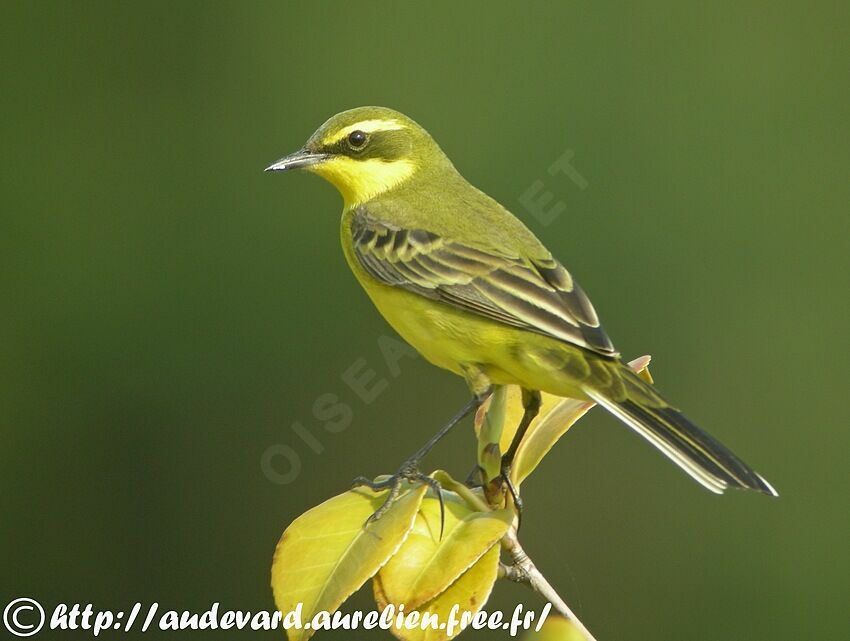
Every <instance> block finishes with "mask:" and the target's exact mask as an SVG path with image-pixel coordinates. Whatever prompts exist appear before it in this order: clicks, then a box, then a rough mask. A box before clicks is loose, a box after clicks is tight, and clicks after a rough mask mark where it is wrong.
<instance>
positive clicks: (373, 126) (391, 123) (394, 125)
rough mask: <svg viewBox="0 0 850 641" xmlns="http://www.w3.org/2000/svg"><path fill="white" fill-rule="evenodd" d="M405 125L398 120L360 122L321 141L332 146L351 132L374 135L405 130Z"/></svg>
mask: <svg viewBox="0 0 850 641" xmlns="http://www.w3.org/2000/svg"><path fill="white" fill-rule="evenodd" d="M406 128H407V127H406V125H404V124H402V123H401V122H399V121H398V120H395V119H392V120H361V121H360V122H356V123H354V124H353V125H349V126H348V127H345V128H343V129H340V130H339V131H338V132H336V134H334V136H333V138H327V139H325V140H323V141H322V143H323V144H325V145H332V144H333V143H335V142H337V141H338V140H342V139H343V138H345V137H346V136H347V135H348V134H350V133H351V132H352V131H362V132H365V133H367V134H371V133H374V132H376V131H395V130H398V129H406Z"/></svg>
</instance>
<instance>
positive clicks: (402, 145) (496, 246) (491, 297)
mask: <svg viewBox="0 0 850 641" xmlns="http://www.w3.org/2000/svg"><path fill="white" fill-rule="evenodd" d="M296 168H303V169H306V170H307V171H310V172H313V173H315V174H318V175H319V176H322V177H323V178H325V179H326V180H328V181H329V182H330V183H332V184H333V185H334V186H335V187H336V188H337V189H338V190H339V191H340V193H341V194H342V197H343V200H344V207H343V212H342V226H341V237H342V247H343V251H344V252H345V257H346V259H347V261H348V264H349V266H350V267H351V270H352V271H353V272H354V275H355V276H356V277H357V280H358V281H360V284H361V285H362V286H363V288H364V289H365V290H366V293H367V294H368V295H369V297H370V298H371V299H372V302H373V303H374V304H375V306H376V307H377V308H378V311H379V312H380V313H381V314H382V315H383V316H384V318H386V319H387V321H388V322H389V323H390V325H392V326H393V328H394V329H395V330H396V331H397V332H398V333H399V334H401V336H402V337H404V339H405V340H407V341H408V342H409V343H410V344H411V345H413V347H415V348H416V349H417V350H418V351H419V352H420V353H421V354H422V355H423V356H424V357H425V358H426V359H428V360H429V361H430V362H431V363H433V364H434V365H437V366H439V367H442V368H444V369H447V370H449V371H451V372H454V373H455V374H458V375H459V376H462V377H463V378H464V379H465V380H466V383H467V385H468V386H469V389H470V390H471V391H472V394H473V399H472V400H471V401H470V402H469V403H468V404H467V405H466V406H465V407H464V408H463V409H462V410H461V411H460V412H459V413H458V414H457V415H456V416H454V417H453V418H452V419H451V421H450V422H449V423H448V424H447V425H446V426H444V427H443V428H442V429H441V430H440V431H439V432H438V433H437V434H436V435H435V436H434V437H433V438H432V439H431V440H429V441H428V442H427V443H426V444H425V445H424V446H423V447H422V448H421V449H420V450H419V451H418V452H417V453H416V454H414V455H413V457H411V458H410V459H408V461H406V462H405V463H404V464H403V465H402V467H401V468H400V469H399V471H398V472H397V473H396V474H394V475H393V476H392V477H390V478H389V479H387V480H385V481H383V482H381V483H372V482H369V485H371V486H372V487H373V488H375V489H384V488H389V489H390V490H391V492H390V495H389V498H388V499H387V502H386V503H385V504H384V506H383V508H382V509H381V510H379V511H378V512H377V513H376V514H375V518H377V517H379V516H380V514H382V513H383V512H384V511H385V510H386V508H388V507H389V505H390V504H391V503H392V501H393V500H394V498H395V497H396V496H397V495H398V492H399V488H400V486H401V482H402V480H403V479H408V480H420V481H424V482H430V481H429V479H428V478H427V477H424V475H422V474H420V473H419V469H418V464H419V461H420V459H421V458H422V457H423V456H424V455H425V454H426V453H427V452H428V451H429V450H430V449H431V447H433V445H434V444H435V443H436V442H437V441H438V440H439V439H440V438H441V437H442V436H444V435H445V434H446V433H447V432H448V431H449V430H450V429H451V428H452V427H453V426H454V425H455V424H456V423H457V422H459V421H460V419H461V418H463V417H464V416H465V415H467V414H468V413H470V412H471V411H473V410H474V409H475V408H476V407H477V406H478V405H480V403H481V402H483V400H484V399H485V398H486V397H487V396H488V395H489V393H490V391H491V389H492V386H494V385H506V384H515V385H519V386H521V387H522V389H523V405H524V408H525V412H524V417H523V419H522V421H521V423H520V426H519V428H518V430H517V432H516V436H515V438H514V441H513V444H512V445H511V447H510V448H509V450H508V451H507V452H505V453H504V455H503V458H502V476H503V478H504V480H505V482H506V483H507V485H508V489H509V490H510V491H511V493H512V494H513V498H514V501H515V503H516V504H517V508H520V507H521V504H520V503H519V497H518V496H517V493H516V490H515V488H513V487H512V486H511V484H510V481H509V475H508V472H509V470H510V465H511V462H512V460H513V456H514V454H515V452H516V449H517V447H518V445H519V443H520V441H521V440H522V438H523V435H524V433H525V431H526V429H527V428H528V426H529V424H530V423H531V421H532V420H533V418H534V416H535V415H536V413H537V411H538V409H539V405H540V391H545V392H549V393H551V394H555V395H558V396H565V397H572V398H577V399H592V400H593V401H595V402H596V403H598V404H599V405H601V406H602V407H604V408H605V409H606V410H608V411H609V412H611V413H612V414H614V415H615V416H616V417H617V418H619V419H620V420H621V421H622V422H623V423H625V424H626V425H628V426H629V427H630V428H632V429H633V430H634V431H635V432H637V433H638V434H640V435H641V436H643V437H644V438H645V439H646V440H647V441H649V442H650V443H651V444H652V445H654V446H655V447H656V448H658V449H659V450H660V451H661V452H662V453H664V454H665V455H666V456H667V457H669V458H670V459H671V460H672V461H673V462H674V463H676V464H677V465H678V466H679V467H681V468H682V469H683V470H684V471H685V472H687V473H688V474H689V475H690V476H692V477H693V478H694V479H695V480H697V481H698V482H699V483H701V484H702V485H703V486H705V487H706V488H708V489H709V490H711V491H712V492H716V493H718V494H719V493H722V492H723V491H724V490H725V489H726V488H729V487H733V488H744V489H752V490H756V491H759V492H762V493H765V494H769V495H773V496H776V495H777V494H776V491H775V490H774V489H773V488H772V487H771V486H770V484H769V483H768V482H767V481H766V480H765V479H764V478H762V477H761V476H760V475H759V474H757V473H756V472H755V471H754V470H753V469H752V468H750V467H749V466H748V465H746V464H745V463H744V462H743V461H741V459H739V458H738V457H737V456H735V454H733V453H732V452H731V451H729V449H727V448H726V447H724V446H723V445H722V444H721V443H719V442H718V441H717V440H715V439H714V438H713V437H711V436H710V435H709V434H707V433H706V432H704V431H703V430H701V429H700V428H699V427H697V426H696V425H694V424H693V423H692V422H691V421H690V420H688V419H687V418H686V417H685V416H684V415H682V414H681V413H680V412H679V410H677V409H676V408H675V407H673V406H672V405H670V404H669V403H668V402H667V401H665V400H664V398H662V397H661V396H660V395H659V394H658V392H657V391H656V390H655V389H654V388H653V387H652V386H651V385H650V384H648V383H646V382H644V381H643V380H642V379H641V378H639V377H638V376H637V375H635V374H634V373H633V372H632V371H631V370H630V369H629V368H628V367H626V366H625V365H624V364H623V363H622V362H621V360H620V358H619V353H618V352H617V350H616V349H615V348H614V345H613V344H612V343H611V340H610V339H609V338H608V336H607V334H606V333H605V331H604V330H603V329H602V326H601V324H600V323H599V318H598V317H597V314H596V311H595V310H594V308H593V305H591V303H590V300H589V299H588V297H587V296H586V295H585V293H584V291H583V290H582V289H581V287H579V285H578V283H577V282H576V281H575V279H574V278H573V277H572V276H571V275H570V273H569V272H568V271H567V270H566V269H565V268H564V267H563V266H562V265H561V263H559V262H558V261H557V260H556V259H555V258H554V257H553V256H552V254H551V253H550V252H549V251H548V250H547V249H546V247H544V246H543V244H542V243H541V242H540V241H539V240H538V239H537V238H536V237H535V236H534V234H532V233H531V231H529V229H528V228H527V227H526V226H525V225H524V224H523V223H522V222H520V221H519V219H517V218H515V217H514V216H513V215H512V214H511V213H510V212H509V211H507V210H506V209H505V208H504V207H502V206H501V205H500V204H499V203H497V202H496V201H495V200H493V199H492V198H490V197H489V196H487V195H486V194H484V193H483V192H481V191H479V190H478V189H476V188H475V187H473V186H472V185H471V184H469V183H468V182H467V181H466V180H465V179H464V178H463V176H461V175H460V174H459V173H458V171H457V170H456V169H455V167H454V165H452V163H451V161H450V160H449V159H448V157H446V155H445V154H444V153H443V151H442V150H441V149H440V147H439V146H438V145H437V143H436V142H435V141H434V139H433V138H431V136H430V135H429V134H428V132H427V131H425V130H424V129H423V128H422V127H420V126H419V125H418V124H417V123H415V122H414V121H413V120H411V119H410V118H408V117H406V116H404V115H403V114H401V113H398V112H397V111H393V110H391V109H386V108H383V107H361V108H358V109H351V110H349V111H344V112H342V113H340V114H337V115H336V116H333V117H332V118H331V119H330V120H328V121H327V122H326V123H325V124H323V125H322V126H321V127H319V129H318V130H317V131H316V132H315V133H314V134H313V135H312V136H311V137H310V139H309V140H308V141H307V143H306V144H305V145H304V147H303V148H302V149H300V150H299V151H296V152H295V153H293V154H291V155H289V156H286V157H285V158H282V159H280V160H279V161H277V162H276V163H274V164H273V165H271V166H270V167H268V168H267V171H284V170H288V169H296Z"/></svg>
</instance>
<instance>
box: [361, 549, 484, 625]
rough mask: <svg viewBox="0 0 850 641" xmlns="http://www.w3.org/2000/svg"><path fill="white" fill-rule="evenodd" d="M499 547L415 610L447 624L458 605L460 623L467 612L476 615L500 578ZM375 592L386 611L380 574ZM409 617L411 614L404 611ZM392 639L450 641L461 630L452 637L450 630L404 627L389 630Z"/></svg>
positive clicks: (380, 607) (381, 607)
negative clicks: (393, 637)
mask: <svg viewBox="0 0 850 641" xmlns="http://www.w3.org/2000/svg"><path fill="white" fill-rule="evenodd" d="M499 549H500V548H499V546H498V545H493V546H492V547H491V548H490V549H489V550H488V551H487V552H486V553H485V554H484V556H482V557H481V558H480V559H478V561H477V562H476V563H475V564H474V565H473V566H472V567H471V568H469V569H468V570H467V571H466V572H464V573H463V574H462V575H460V577H459V578H458V580H457V581H455V582H454V583H452V584H451V585H450V586H449V587H448V589H447V590H446V591H445V592H443V593H442V594H440V595H439V596H437V597H436V598H434V599H432V600H431V601H428V602H427V603H423V604H422V605H421V606H420V607H419V608H417V609H416V610H413V612H418V613H419V615H420V616H421V615H422V614H423V613H426V612H427V613H429V614H430V615H434V616H436V617H437V620H438V621H439V622H441V623H442V622H447V621H448V618H449V613H450V612H451V611H452V608H454V607H455V605H458V606H459V607H460V611H459V612H458V613H457V617H458V620H460V618H461V617H463V614H464V612H469V613H470V614H472V615H474V614H475V613H476V612H478V611H479V610H480V609H481V608H483V607H484V604H486V603H487V599H488V598H490V592H491V591H492V590H493V584H494V583H495V582H496V577H497V576H498V574H499ZM372 589H373V590H374V593H375V601H376V603H377V604H378V608H379V609H383V608H385V607H386V606H387V604H388V603H390V601H388V600H387V598H386V596H385V595H384V592H383V588H382V586H381V575H380V574H378V575H376V576H375V578H374V579H373V580H372ZM405 613H406V614H407V615H409V614H410V611H408V610H407V609H405ZM390 632H392V634H393V636H395V637H396V638H397V639H401V641H447V640H448V639H452V638H454V637H456V636H457V635H458V634H460V632H461V630H460V629H456V630H454V631H452V634H451V636H450V635H449V630H448V629H447V628H446V629H442V630H439V629H438V630H435V629H433V628H430V627H429V628H426V629H421V628H419V627H416V628H413V629H410V630H408V629H406V628H404V627H401V628H398V627H392V628H390Z"/></svg>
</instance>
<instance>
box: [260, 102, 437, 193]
mask: <svg viewBox="0 0 850 641" xmlns="http://www.w3.org/2000/svg"><path fill="white" fill-rule="evenodd" d="M445 167H451V163H450V162H449V160H448V158H446V156H445V154H443V152H442V151H441V150H440V147H439V146H438V145H437V143H436V142H434V139H433V138H431V136H430V135H429V134H428V132H427V131H425V130H424V129H423V128H422V127H420V126H419V125H418V124H416V123H415V122H414V121H413V120H411V119H410V118H408V117H407V116H405V115H404V114H401V113H399V112H397V111H393V110H392V109H387V108H385V107H358V108H357V109H350V110H348V111H343V112H342V113H338V114H337V115H335V116H333V117H332V118H330V120H328V121H327V122H326V123H325V124H323V125H322V126H321V127H319V128H318V129H317V130H316V133H314V134H313V135H312V136H310V139H309V140H308V141H307V143H306V144H305V145H304V147H303V148H302V149H299V150H298V151H296V152H295V153H292V154H290V155H288V156H286V157H284V158H281V159H280V160H278V161H277V162H276V163H274V164H273V165H271V166H269V167H267V168H266V171H286V170H288V169H306V170H307V171H311V172H313V173H316V174H318V175H320V176H321V177H322V178H324V179H325V180H327V181H328V182H330V183H331V184H333V185H334V186H335V187H336V188H337V189H338V190H339V192H340V193H341V194H342V197H343V199H344V201H345V205H346V207H353V206H355V205H357V204H359V203H363V202H365V201H367V200H369V199H371V198H374V197H375V196H377V195H379V194H381V193H384V192H386V191H389V190H390V189H393V188H394V187H397V186H398V185H400V184H401V183H403V182H405V181H407V180H408V179H410V178H411V177H413V175H414V174H416V173H417V172H420V171H422V170H424V169H432V170H433V169H439V168H445Z"/></svg>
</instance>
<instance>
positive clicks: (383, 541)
mask: <svg viewBox="0 0 850 641" xmlns="http://www.w3.org/2000/svg"><path fill="white" fill-rule="evenodd" d="M427 489H428V488H427V486H425V485H421V486H418V487H416V488H414V489H410V488H407V489H406V490H403V494H402V495H401V497H400V498H399V499H398V501H397V502H396V503H395V504H394V505H393V506H392V508H391V509H390V510H389V511H388V512H387V513H386V514H384V515H383V516H382V517H381V518H380V519H379V520H378V521H376V522H374V523H371V524H369V525H368V526H367V527H364V523H365V522H366V519H368V518H369V516H370V515H371V514H372V513H373V512H374V511H375V510H377V509H378V508H379V507H380V506H381V504H382V503H383V501H384V498H385V495H386V492H381V493H375V492H372V491H371V490H368V489H366V488H359V489H356V490H352V491H350V492H346V493H345V494H340V495H339V496H335V497H334V498H332V499H330V500H328V501H325V502H324V503H322V504H321V505H319V506H317V507H314V508H313V509H311V510H310V511H308V512H306V513H305V514H302V515H301V516H300V517H298V518H297V519H296V520H295V521H293V523H292V524H291V525H290V526H289V527H288V528H286V531H285V532H284V533H283V536H282V537H281V539H280V542H279V543H278V544H277V549H276V550H275V555H274V561H273V562H272V591H273V592H274V600H275V604H276V605H277V608H278V610H280V612H281V613H282V614H283V615H284V616H286V614H287V613H288V612H291V611H293V610H295V609H296V607H297V606H298V604H299V603H303V606H302V611H301V613H302V620H303V621H309V620H310V619H312V617H313V615H314V614H315V613H316V612H318V611H320V610H327V611H328V612H333V611H335V610H336V609H337V608H338V607H339V606H340V605H342V603H343V602H344V601H345V600H346V599H347V598H348V597H349V596H351V594H353V593H354V592H355V591H357V589H359V588H360V586H361V585H363V583H365V582H366V580H367V579H369V578H370V577H371V576H373V575H374V574H375V573H376V572H377V571H378V570H379V569H380V568H381V566H382V565H384V563H386V562H387V560H388V559H389V558H390V557H391V556H392V555H393V554H394V553H395V551H396V550H397V549H398V548H399V546H400V545H401V544H402V543H403V542H404V539H405V537H406V536H407V535H408V533H409V532H410V529H411V528H412V527H413V521H414V519H415V518H416V513H417V511H418V510H419V505H420V503H421V502H422V498H423V496H424V495H425V492H426V491H427ZM312 633H313V630H306V629H302V630H296V629H290V630H287V635H288V636H289V639H290V641H305V640H306V639H309V638H310V636H311V635H312Z"/></svg>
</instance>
